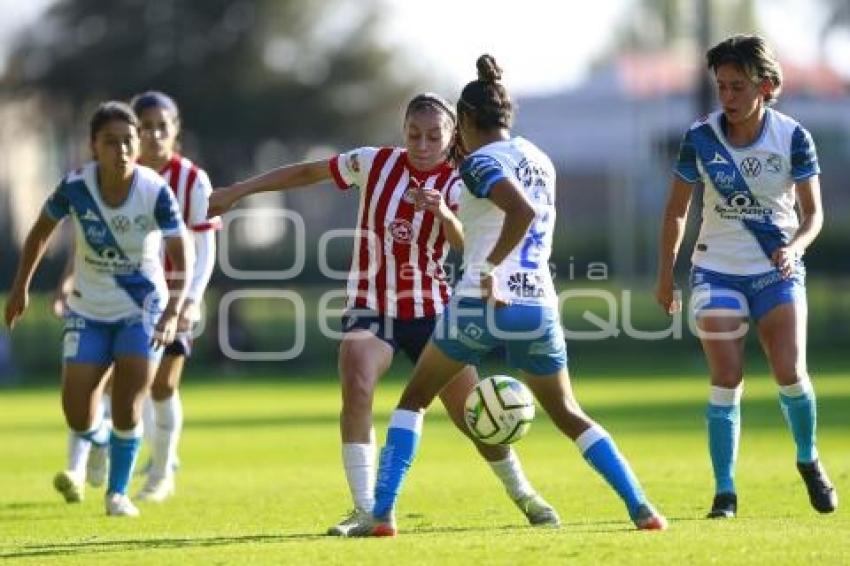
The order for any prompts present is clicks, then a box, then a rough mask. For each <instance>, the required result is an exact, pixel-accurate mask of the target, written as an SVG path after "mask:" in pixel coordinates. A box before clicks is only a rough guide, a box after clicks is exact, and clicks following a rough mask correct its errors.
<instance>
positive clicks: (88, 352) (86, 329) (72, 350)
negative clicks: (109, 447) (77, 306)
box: [53, 312, 110, 503]
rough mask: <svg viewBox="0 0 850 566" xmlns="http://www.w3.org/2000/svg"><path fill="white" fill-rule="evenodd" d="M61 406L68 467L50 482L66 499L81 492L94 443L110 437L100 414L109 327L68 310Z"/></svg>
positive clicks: (80, 495)
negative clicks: (66, 424)
mask: <svg viewBox="0 0 850 566" xmlns="http://www.w3.org/2000/svg"><path fill="white" fill-rule="evenodd" d="M62 358H63V367H62V409H63V412H64V414H65V419H66V421H67V423H68V427H69V439H68V469H66V470H63V471H61V472H59V473H57V474H56V476H54V478H53V485H54V487H55V488H56V490H57V491H59V492H60V493H61V494H62V496H63V497H64V498H65V500H66V501H67V502H69V503H70V502H76V501H81V500H82V499H83V496H84V481H85V477H86V464H87V460H88V458H89V456H90V451H91V448H92V446H93V445H106V444H107V443H108V441H109V423H107V422H106V421H105V420H104V419H103V418H100V417H99V411H98V404H99V397H100V392H101V390H102V387H103V382H104V381H105V379H104V374H105V373H106V371H107V368H108V367H109V363H110V360H109V331H108V329H107V328H106V327H105V326H104V325H102V324H99V323H96V322H94V321H90V320H86V319H84V318H83V317H81V316H79V315H77V314H75V313H73V312H69V313H68V314H67V315H66V317H65V330H64V335H63V347H62Z"/></svg>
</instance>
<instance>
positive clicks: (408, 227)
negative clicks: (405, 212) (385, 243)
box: [390, 218, 413, 244]
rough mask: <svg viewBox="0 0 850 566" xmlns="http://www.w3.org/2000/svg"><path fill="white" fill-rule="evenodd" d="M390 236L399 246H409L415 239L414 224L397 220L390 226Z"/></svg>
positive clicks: (401, 219)
mask: <svg viewBox="0 0 850 566" xmlns="http://www.w3.org/2000/svg"><path fill="white" fill-rule="evenodd" d="M390 234H392V237H393V240H395V241H396V242H398V243H399V244H409V243H410V241H411V240H412V239H413V224H411V223H410V222H408V221H407V220H404V219H403V218H396V219H395V220H393V221H392V223H391V224H390Z"/></svg>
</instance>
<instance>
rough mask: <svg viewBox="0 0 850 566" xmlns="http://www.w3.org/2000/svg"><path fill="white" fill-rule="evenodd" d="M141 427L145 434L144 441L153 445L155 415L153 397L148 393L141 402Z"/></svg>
mask: <svg viewBox="0 0 850 566" xmlns="http://www.w3.org/2000/svg"><path fill="white" fill-rule="evenodd" d="M142 429H143V432H144V435H145V443H146V444H147V445H148V446H150V447H153V441H154V438H156V416H155V414H154V410H153V398H152V397H151V396H150V395H148V396H147V397H145V400H144V402H143V403H142Z"/></svg>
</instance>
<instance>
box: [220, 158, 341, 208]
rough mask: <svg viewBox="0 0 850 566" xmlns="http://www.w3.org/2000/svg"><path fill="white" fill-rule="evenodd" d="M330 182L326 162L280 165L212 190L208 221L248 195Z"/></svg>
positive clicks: (323, 160) (329, 170)
mask: <svg viewBox="0 0 850 566" xmlns="http://www.w3.org/2000/svg"><path fill="white" fill-rule="evenodd" d="M330 178H331V169H330V162H329V161H328V160H327V159H322V160H319V161H306V162H304V163H296V164H294V165H284V166H283V167H278V168H277V169H272V170H271V171H267V172H265V173H262V174H260V175H257V176H256V177H251V178H250V179H246V180H244V181H239V182H237V183H234V184H232V185H230V186H229V187H225V188H222V189H217V190H214V191H213V193H212V195H210V199H209V209H208V211H207V216H208V217H213V216H218V215H220V214H223V213H225V212H227V211H228V210H230V209H231V208H232V207H233V205H235V204H236V203H237V202H239V201H240V200H241V199H243V198H245V197H246V196H248V195H253V194H255V193H262V192H268V191H285V190H288V189H294V188H297V187H304V186H307V185H312V184H314V183H318V182H320V181H325V180H328V179H330Z"/></svg>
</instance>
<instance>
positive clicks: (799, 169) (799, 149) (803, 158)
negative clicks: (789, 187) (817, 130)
mask: <svg viewBox="0 0 850 566" xmlns="http://www.w3.org/2000/svg"><path fill="white" fill-rule="evenodd" d="M815 175H820V165H818V155H817V151H816V150H815V142H814V140H813V139H812V135H811V134H810V133H809V132H808V131H807V130H806V129H805V128H803V127H802V126H799V125H798V126H797V128H796V129H795V130H794V133H793V134H792V135H791V176H792V177H793V178H794V180H795V181H802V180H804V179H808V178H809V177H814V176H815Z"/></svg>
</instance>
